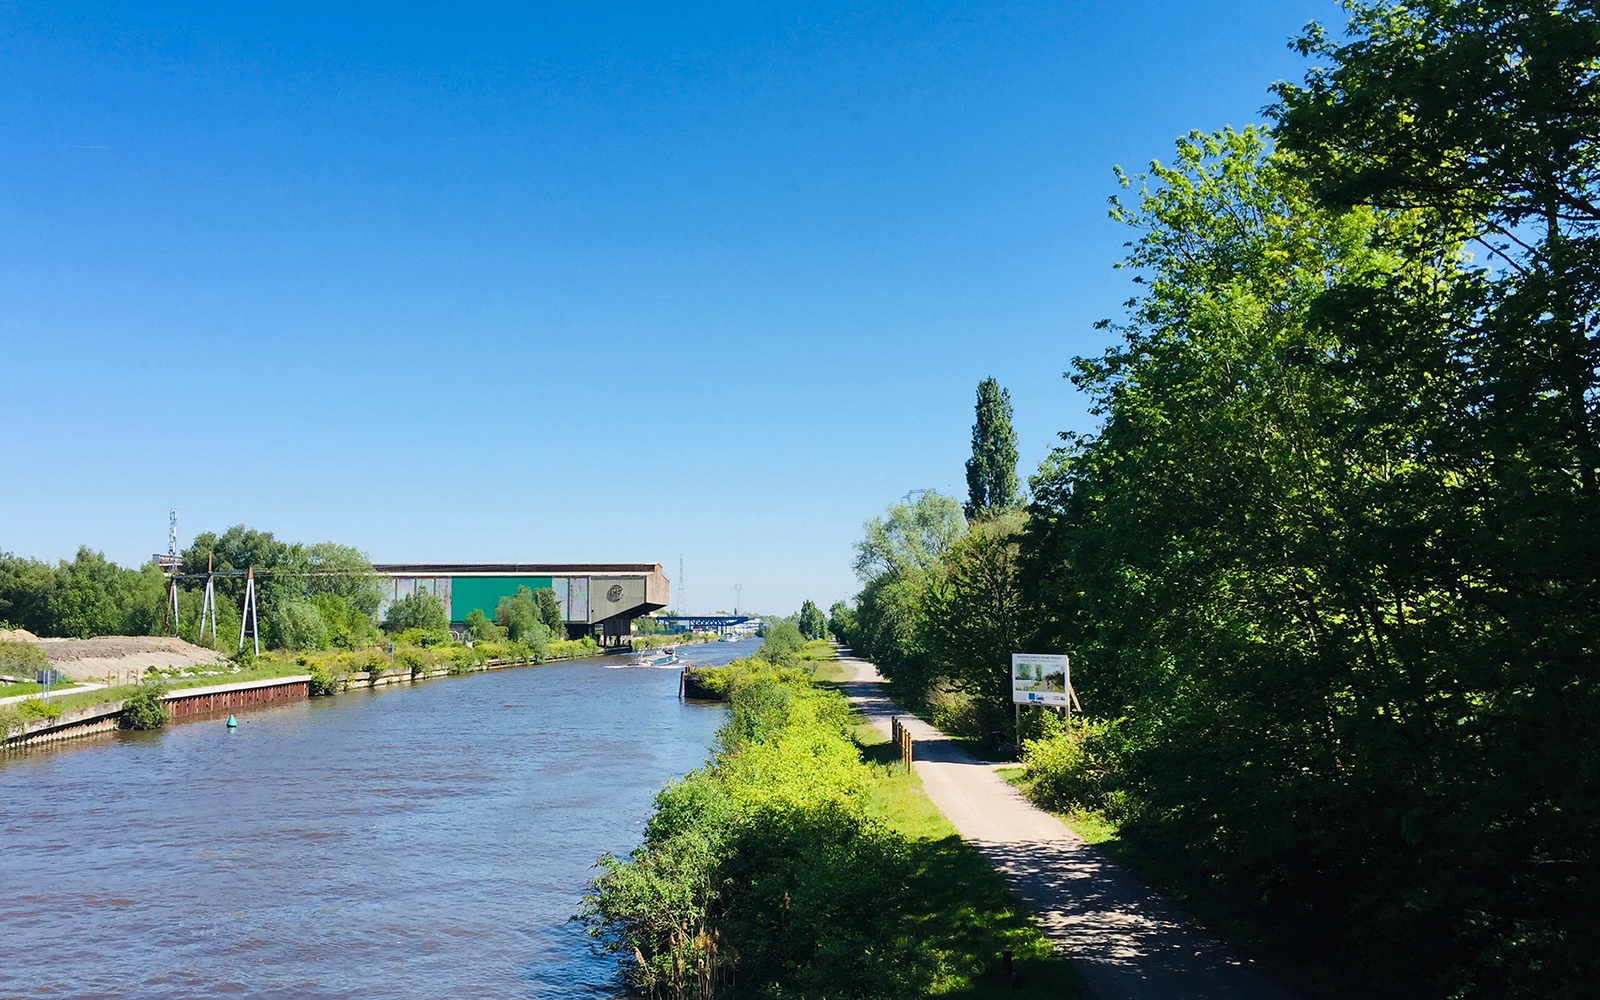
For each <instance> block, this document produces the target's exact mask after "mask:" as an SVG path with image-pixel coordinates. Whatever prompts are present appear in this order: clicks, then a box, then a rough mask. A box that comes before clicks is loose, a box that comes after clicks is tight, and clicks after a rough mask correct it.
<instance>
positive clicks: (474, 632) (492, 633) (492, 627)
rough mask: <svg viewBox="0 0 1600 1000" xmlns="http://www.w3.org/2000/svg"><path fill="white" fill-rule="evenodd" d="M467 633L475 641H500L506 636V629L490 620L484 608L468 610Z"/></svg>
mask: <svg viewBox="0 0 1600 1000" xmlns="http://www.w3.org/2000/svg"><path fill="white" fill-rule="evenodd" d="M466 624H467V634H468V635H470V636H471V637H472V641H473V642H499V641H500V640H501V639H504V638H505V637H506V633H505V630H504V629H502V628H501V627H500V626H498V625H496V624H495V623H494V622H492V621H490V620H489V616H488V615H486V614H484V613H483V609H482V608H473V609H472V610H471V611H469V612H467V622H466Z"/></svg>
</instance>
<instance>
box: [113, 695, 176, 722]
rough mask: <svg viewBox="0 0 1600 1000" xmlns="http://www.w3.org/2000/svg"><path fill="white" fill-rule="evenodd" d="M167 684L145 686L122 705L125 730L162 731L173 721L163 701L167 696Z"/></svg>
mask: <svg viewBox="0 0 1600 1000" xmlns="http://www.w3.org/2000/svg"><path fill="white" fill-rule="evenodd" d="M166 693H167V686H166V685H165V684H145V685H141V686H140V688H139V690H138V691H136V692H134V693H133V694H132V695H129V696H128V699H127V700H126V701H124V702H123V703H122V728H123V729H160V728H161V727H162V726H164V725H166V724H167V723H168V722H171V721H172V714H171V713H170V712H168V711H167V707H166V705H164V704H162V701H161V699H162V698H163V697H165V696H166Z"/></svg>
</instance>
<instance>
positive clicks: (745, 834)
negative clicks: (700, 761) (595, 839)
mask: <svg viewBox="0 0 1600 1000" xmlns="http://www.w3.org/2000/svg"><path fill="white" fill-rule="evenodd" d="M718 676H719V677H720V678H721V680H722V681H723V682H725V683H726V684H727V685H728V691H729V696H730V699H731V701H732V703H733V711H732V713H731V714H730V718H729V721H728V724H727V725H726V726H724V727H723V729H722V731H721V732H720V733H719V734H718V747H717V754H716V758H715V759H714V760H713V761H712V763H711V764H709V765H708V766H706V767H704V768H700V769H698V770H696V771H693V772H690V774H689V775H687V776H686V777H685V778H683V779H682V780H681V781H676V782H673V783H672V784H670V785H668V786H667V787H666V788H665V789H664V790H663V791H662V792H661V793H660V795H658V796H657V797H656V810H655V814H654V815H653V816H652V818H651V819H650V822H649V824H648V825H647V827H646V829H645V843H644V845H642V846H641V847H639V848H638V849H637V850H635V851H634V852H633V853H632V854H631V855H629V857H628V858H627V859H626V860H624V859H619V858H616V857H613V856H610V855H607V856H606V857H604V858H602V859H601V860H600V868H601V869H602V874H601V875H600V877H599V878H597V879H596V880H595V882H594V891H593V892H592V893H591V894H590V895H589V896H588V897H587V898H586V899H585V901H584V912H583V917H584V919H585V921H586V922H587V924H588V927H589V930H590V933H591V934H592V935H594V936H595V937H597V938H599V939H600V940H601V941H603V942H604V943H605V945H606V946H607V947H608V948H610V949H611V950H613V951H615V952H619V953H621V955H622V956H623V967H624V973H625V975H626V977H627V978H628V979H629V981H630V984H631V985H632V986H633V987H634V988H635V989H636V990H638V991H639V992H641V993H645V994H647V995H651V996H676V997H688V996H700V997H708V996H711V995H713V994H714V993H715V992H716V988H717V987H718V986H719V985H721V984H723V983H730V982H731V981H732V978H733V972H734V967H735V965H737V971H738V981H739V984H740V986H741V988H743V987H744V986H745V985H746V984H748V985H749V986H751V987H753V990H752V991H751V993H750V995H771V996H780V995H781V996H790V995H793V996H839V997H846V996H921V995H926V994H928V993H929V992H931V991H932V987H933V985H934V984H933V982H932V977H933V975H934V974H935V969H936V967H937V964H938V963H937V962H936V961H931V960H929V959H930V956H927V955H925V954H922V953H920V952H919V951H918V949H919V947H920V946H919V945H918V943H917V942H916V940H914V937H915V936H914V935H907V934H905V933H903V931H902V928H901V927H900V925H899V923H898V921H897V920H896V919H895V915H896V914H897V913H898V912H899V911H900V908H901V907H902V906H903V903H902V895H903V894H904V892H905V891H906V890H905V888H904V886H905V885H906V883H907V881H908V878H909V873H910V869H911V862H910V860H909V853H908V850H907V846H906V844H905V842H904V841H903V840H902V839H901V838H900V837H898V836H897V835H895V834H894V833H892V832H891V831H889V830H887V829H886V828H885V827H883V826H882V825H880V824H878V823H876V822H874V821H873V820H871V819H870V818H869V817H868V816H867V808H866V804H867V796H868V788H869V784H870V781H871V767H870V766H869V765H865V764H863V763H862V762H861V760H860V758H859V755H858V751H857V749H856V747H855V745H854V743H852V742H851V740H850V739H849V738H848V737H847V736H846V727H847V726H848V724H849V718H850V716H849V705H848V703H846V702H845V700H844V699H843V698H842V697H840V696H839V695H837V694H836V693H834V692H831V691H824V690H821V689H818V688H815V687H813V686H812V685H810V684H809V683H808V682H807V681H806V679H805V677H804V675H803V674H801V673H800V672H798V671H795V670H793V669H786V668H780V667H774V666H772V665H771V664H768V663H766V662H764V661H762V660H757V659H750V660H741V661H738V662H736V663H734V664H730V665H729V666H728V667H725V668H722V669H721V671H720V673H719V675H718ZM741 995H742V994H741Z"/></svg>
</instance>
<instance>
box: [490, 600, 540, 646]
mask: <svg viewBox="0 0 1600 1000" xmlns="http://www.w3.org/2000/svg"><path fill="white" fill-rule="evenodd" d="M494 621H495V624H496V625H499V626H500V627H501V628H503V629H505V630H506V635H508V636H510V637H511V641H512V642H522V643H526V642H528V640H529V639H530V638H531V637H532V636H533V633H535V632H537V631H538V630H540V629H544V631H545V636H544V640H543V642H542V643H541V645H542V644H545V643H548V642H549V641H550V634H549V628H548V626H546V625H545V624H544V622H543V621H542V620H541V619H540V617H539V605H538V602H536V601H535V600H534V598H533V591H531V590H529V589H528V588H527V587H518V588H517V592H516V594H514V595H513V596H511V597H502V598H500V603H498V604H496V605H495V607H494Z"/></svg>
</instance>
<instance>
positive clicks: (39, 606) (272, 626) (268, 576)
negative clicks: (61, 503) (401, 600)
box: [0, 525, 447, 650]
mask: <svg viewBox="0 0 1600 1000" xmlns="http://www.w3.org/2000/svg"><path fill="white" fill-rule="evenodd" d="M179 559H180V565H181V569H180V572H181V573H182V574H184V575H187V576H189V577H190V578H189V579H180V580H179V581H178V602H177V603H178V612H177V622H176V627H175V626H174V622H173V613H172V607H171V601H170V597H169V593H168V589H167V587H168V584H167V578H166V576H165V575H164V574H163V573H162V571H161V569H160V568H159V567H158V566H157V565H156V564H155V563H154V562H153V561H152V562H147V563H145V564H144V565H143V566H141V567H139V568H138V569H132V568H129V567H124V566H118V565H117V564H116V563H115V562H113V561H111V560H109V559H107V558H106V557H105V555H104V553H101V552H96V551H94V550H92V549H90V548H89V547H88V546H82V547H80V548H79V549H78V552H77V554H76V555H75V556H74V557H73V558H72V559H71V560H70V561H68V560H64V559H63V560H59V561H58V562H56V563H55V564H54V565H51V564H50V563H48V562H45V561H43V560H39V559H28V558H22V557H19V556H16V555H13V554H11V553H0V622H4V623H6V624H8V625H11V626H15V627H19V628H25V629H27V630H28V631H30V632H32V633H33V634H35V635H39V636H53V637H66V638H78V639H86V638H90V637H93V636H100V635H174V634H177V635H180V636H181V637H182V638H184V639H187V640H189V641H190V642H195V643H199V644H203V645H208V646H209V645H212V640H211V628H210V627H209V625H208V627H207V628H206V630H205V633H204V635H202V634H201V630H200V612H201V605H202V603H203V600H204V589H205V581H204V580H203V579H199V578H197V577H198V575H200V574H204V573H206V572H207V571H208V570H216V571H231V570H245V569H254V570H255V572H256V600H257V607H258V608H259V612H258V613H259V618H260V628H261V638H262V640H263V644H264V645H266V646H267V647H268V648H275V649H292V650H303V649H327V648H346V649H358V648H361V647H362V646H365V645H369V644H371V643H372V642H374V641H376V640H377V638H378V636H379V630H380V628H386V627H389V628H391V630H393V631H400V630H402V629H405V628H408V627H412V624H411V623H410V621H409V619H408V618H407V614H408V613H409V612H411V610H412V609H411V608H410V606H409V605H408V606H407V607H405V608H402V609H400V614H399V616H398V617H396V616H395V615H393V614H392V613H391V615H390V616H389V618H388V619H386V618H385V617H384V616H382V615H381V614H380V609H381V608H382V604H383V591H382V589H381V588H380V586H379V581H378V577H377V575H376V574H375V573H374V572H373V570H372V563H371V562H370V561H369V560H368V559H367V557H366V555H365V554H364V553H362V552H360V551H358V550H357V549H354V548H351V547H350V546H347V545H340V544H338V543H335V542H318V543H315V544H310V545H307V544H301V543H296V542H286V541H284V540H282V539H279V538H277V537H275V536H274V535H273V534H272V533H271V532H269V531H258V530H256V529H254V528H247V527H245V526H244V525H235V526H234V527H231V528H229V529H227V530H226V531H223V532H221V533H220V534H219V533H216V532H209V531H208V532H203V533H201V534H199V535H197V536H195V538H194V541H193V542H192V543H191V544H190V545H189V546H188V548H186V549H184V550H183V552H182V553H181V554H180V556H179ZM214 584H215V591H216V608H217V626H216V631H217V640H216V643H215V645H216V646H217V647H218V648H219V649H224V650H231V649H232V648H233V647H234V645H235V644H236V641H237V637H238V634H239V617H240V611H241V608H242V605H243V600H244V588H245V581H244V579H243V578H242V577H237V576H233V577H226V576H224V577H217V578H216V579H215V581H214ZM432 600H434V601H435V602H437V598H433V599H432ZM413 603H415V602H413ZM390 610H391V612H393V610H394V609H393V608H391V609H390ZM443 613H444V612H443V605H442V604H441V605H440V606H439V608H438V612H437V615H436V617H438V618H439V619H441V620H440V621H438V622H436V623H435V627H436V628H437V629H444V628H445V627H446V624H447V623H446V622H444V621H442V618H443ZM413 617H414V615H413Z"/></svg>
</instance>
